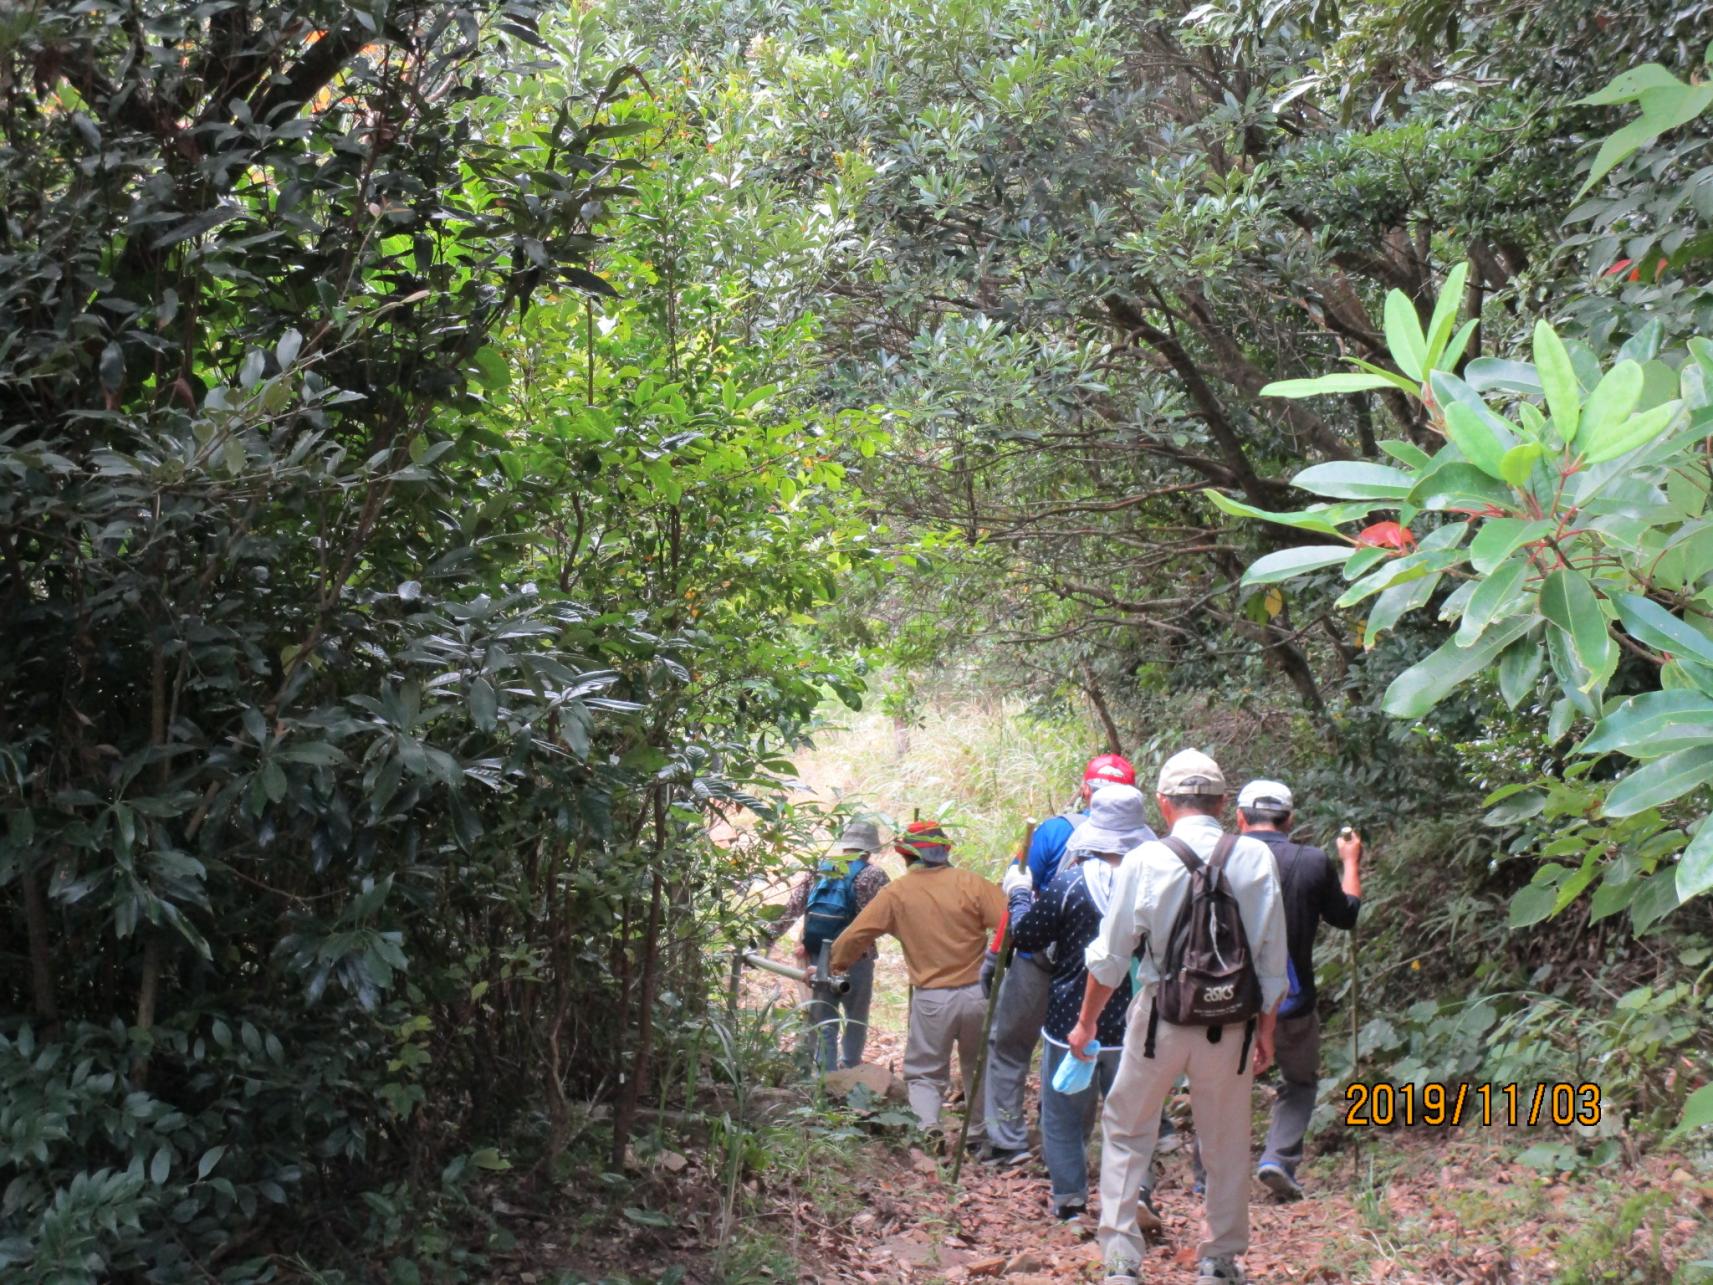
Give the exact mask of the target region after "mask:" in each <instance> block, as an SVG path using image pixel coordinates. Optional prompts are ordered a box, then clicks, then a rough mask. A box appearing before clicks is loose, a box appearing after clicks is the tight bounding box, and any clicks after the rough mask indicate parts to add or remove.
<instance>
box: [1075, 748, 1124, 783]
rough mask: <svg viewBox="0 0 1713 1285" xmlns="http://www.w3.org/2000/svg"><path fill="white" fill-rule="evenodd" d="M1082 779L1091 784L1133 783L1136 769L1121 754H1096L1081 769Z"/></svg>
mask: <svg viewBox="0 0 1713 1285" xmlns="http://www.w3.org/2000/svg"><path fill="white" fill-rule="evenodd" d="M1083 781H1084V783H1085V784H1092V785H1135V784H1136V769H1135V768H1133V767H1131V766H1130V760H1129V759H1127V758H1125V757H1124V756H1123V755H1122V754H1097V755H1095V757H1093V758H1091V759H1090V760H1089V761H1088V766H1087V767H1085V768H1084V769H1083Z"/></svg>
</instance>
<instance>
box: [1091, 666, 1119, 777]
mask: <svg viewBox="0 0 1713 1285" xmlns="http://www.w3.org/2000/svg"><path fill="white" fill-rule="evenodd" d="M1082 671H1083V690H1084V691H1085V692H1087V693H1088V698H1089V702H1090V703H1091V704H1092V705H1093V706H1094V712H1095V716H1096V717H1097V718H1099V719H1100V726H1101V728H1102V730H1104V731H1105V732H1106V752H1107V753H1108V754H1122V753H1124V742H1123V741H1122V740H1120V739H1119V736H1118V724H1117V723H1115V722H1113V721H1112V711H1111V710H1109V709H1108V708H1107V707H1106V697H1105V696H1104V695H1103V694H1102V693H1101V690H1100V683H1099V682H1097V681H1096V680H1095V676H1094V666H1093V665H1091V664H1089V663H1088V661H1086V660H1084V661H1083V662H1082Z"/></svg>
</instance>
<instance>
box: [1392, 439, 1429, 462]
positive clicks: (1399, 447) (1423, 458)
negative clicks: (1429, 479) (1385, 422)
mask: <svg viewBox="0 0 1713 1285" xmlns="http://www.w3.org/2000/svg"><path fill="white" fill-rule="evenodd" d="M1379 446H1380V449H1381V450H1382V451H1385V452H1386V454H1388V455H1390V456H1391V457H1392V458H1393V459H1395V460H1397V461H1398V463H1400V464H1402V465H1403V466H1404V467H1405V468H1409V469H1424V468H1426V467H1427V466H1428V464H1429V462H1430V461H1431V460H1432V459H1433V457H1432V456H1431V455H1429V454H1428V453H1427V452H1426V451H1424V450H1423V449H1422V448H1421V447H1419V446H1417V445H1416V444H1415V443H1414V442H1400V441H1395V440H1391V439H1388V440H1386V441H1383V442H1381V443H1379Z"/></svg>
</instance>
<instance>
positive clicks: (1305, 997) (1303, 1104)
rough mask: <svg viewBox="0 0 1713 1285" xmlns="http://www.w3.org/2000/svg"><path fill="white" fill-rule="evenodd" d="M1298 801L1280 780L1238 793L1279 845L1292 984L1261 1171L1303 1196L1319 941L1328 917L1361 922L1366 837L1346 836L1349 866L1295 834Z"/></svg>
mask: <svg viewBox="0 0 1713 1285" xmlns="http://www.w3.org/2000/svg"><path fill="white" fill-rule="evenodd" d="M1295 813H1296V802H1295V800H1294V799H1293V798H1292V797H1291V791H1290V789H1289V788H1288V787H1287V786H1285V785H1284V784H1282V783H1281V782H1278V781H1251V782H1249V784H1248V785H1246V786H1244V787H1243V788H1242V789H1241V790H1239V791H1238V794H1237V819H1238V827H1239V828H1240V829H1241V830H1242V832H1243V833H1244V834H1245V835H1247V836H1249V837H1250V838H1252V839H1259V840H1260V841H1261V842H1262V843H1264V844H1266V845H1267V846H1268V847H1269V848H1271V849H1272V851H1273V857H1274V859H1275V860H1276V861H1277V862H1278V864H1279V884H1280V890H1281V896H1282V897H1283V898H1284V903H1285V942H1286V947H1287V950H1288V956H1287V958H1288V968H1287V975H1288V980H1289V983H1290V985H1289V989H1288V990H1287V992H1286V994H1285V1001H1284V1003H1283V1004H1281V1005H1280V1006H1279V1025H1278V1029H1277V1031H1276V1032H1275V1034H1274V1037H1273V1059H1274V1061H1275V1062H1277V1063H1278V1066H1279V1095H1278V1098H1277V1099H1276V1100H1275V1101H1274V1103H1273V1121H1272V1124H1271V1126H1270V1127H1269V1128H1268V1130H1267V1145H1266V1147H1265V1148H1263V1150H1262V1152H1261V1160H1260V1163H1259V1164H1258V1165H1257V1166H1256V1169H1255V1176H1256V1177H1257V1178H1258V1179H1260V1180H1261V1182H1262V1183H1264V1184H1265V1185H1266V1187H1267V1188H1268V1190H1270V1191H1271V1192H1272V1193H1273V1195H1274V1196H1275V1197H1276V1198H1277V1199H1279V1200H1300V1199H1301V1198H1302V1194H1303V1189H1302V1185H1301V1184H1300V1183H1299V1182H1298V1181H1297V1166H1298V1165H1299V1164H1301V1163H1302V1158H1303V1135H1304V1134H1305V1133H1306V1132H1307V1131H1308V1126H1309V1117H1310V1116H1312V1115H1313V1114H1314V1104H1315V1095H1316V1091H1317V1089H1318V1087H1319V1082H1320V1015H1319V1014H1318V1013H1317V1012H1316V1011H1315V984H1314V942H1315V934H1316V933H1317V932H1318V931H1319V929H1320V925H1321V924H1322V923H1323V922H1324V923H1327V924H1330V925H1331V926H1332V927H1334V928H1342V929H1345V930H1346V931H1349V930H1350V929H1353V928H1355V927H1356V915H1357V912H1358V911H1359V910H1360V909H1361V907H1362V839H1361V837H1360V836H1359V835H1357V834H1355V833H1354V832H1352V833H1349V834H1344V835H1340V836H1339V839H1338V859H1339V862H1340V864H1341V866H1342V867H1343V869H1342V872H1340V871H1338V870H1335V869H1334V868H1333V864H1332V858H1330V857H1329V856H1327V854H1326V853H1325V852H1323V851H1321V849H1319V848H1316V847H1311V846H1310V845H1309V844H1306V843H1293V842H1291V839H1290V832H1291V823H1292V821H1293V819H1294V817H1295Z"/></svg>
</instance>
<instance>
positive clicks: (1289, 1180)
mask: <svg viewBox="0 0 1713 1285" xmlns="http://www.w3.org/2000/svg"><path fill="white" fill-rule="evenodd" d="M1255 1177H1256V1178H1257V1179H1258V1180H1259V1181H1260V1183H1261V1185H1262V1186H1263V1187H1265V1188H1266V1189H1267V1190H1268V1191H1270V1192H1272V1193H1273V1199H1275V1200H1277V1201H1279V1202H1281V1203H1283V1202H1285V1201H1290V1200H1301V1199H1302V1198H1303V1185H1302V1184H1301V1183H1300V1182H1298V1181H1297V1180H1296V1179H1295V1178H1293V1177H1291V1174H1290V1171H1289V1170H1288V1169H1286V1168H1285V1166H1284V1165H1280V1164H1274V1163H1273V1162H1272V1161H1271V1160H1268V1161H1266V1162H1265V1163H1263V1164H1261V1165H1260V1166H1258V1167H1257V1168H1256V1170H1255Z"/></svg>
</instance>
